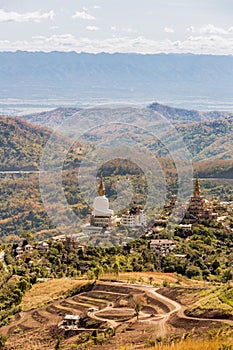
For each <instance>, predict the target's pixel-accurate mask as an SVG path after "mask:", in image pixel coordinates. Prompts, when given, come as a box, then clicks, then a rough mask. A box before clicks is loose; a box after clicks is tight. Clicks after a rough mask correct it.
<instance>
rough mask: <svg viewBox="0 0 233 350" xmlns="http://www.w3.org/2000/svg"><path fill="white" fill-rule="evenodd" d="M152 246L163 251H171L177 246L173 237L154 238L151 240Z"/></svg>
mask: <svg viewBox="0 0 233 350" xmlns="http://www.w3.org/2000/svg"><path fill="white" fill-rule="evenodd" d="M150 248H151V249H155V250H156V251H159V252H161V253H169V252H170V251H171V250H173V249H174V248H176V244H175V242H174V241H173V240H172V239H152V240H151V242H150Z"/></svg>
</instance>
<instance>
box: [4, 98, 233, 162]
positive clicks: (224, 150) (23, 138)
mask: <svg viewBox="0 0 233 350" xmlns="http://www.w3.org/2000/svg"><path fill="white" fill-rule="evenodd" d="M151 108H152V109H153V110H157V111H159V113H163V114H165V116H166V118H167V119H168V120H169V121H170V122H171V123H172V124H173V127H175V128H176V130H177V132H178V133H179V135H180V137H181V138H182V139H183V142H184V144H185V145H186V147H187V149H188V150H189V152H190V153H191V154H192V157H193V161H194V162H200V161H212V162H213V161H220V160H223V161H227V162H228V165H227V166H228V169H229V161H231V160H232V161H233V116H231V115H230V113H226V112H214V113H211V112H207V113H203V112H201V113H199V112H198V111H188V110H182V109H174V108H172V107H168V106H164V105H160V104H158V103H155V104H152V105H151V106H149V107H148V108H147V109H139V112H140V113H139V116H140V117H139V118H140V119H139V120H138V122H139V123H140V122H141V123H143V122H144V115H143V111H144V112H145V111H147V110H148V109H149V110H150V109H151ZM78 111H80V109H76V108H72V109H70V108H59V109H56V110H53V111H49V112H46V113H44V112H43V113H39V114H32V115H28V116H25V118H26V119H27V121H25V120H23V119H21V118H13V117H11V118H6V117H0V151H1V153H0V154H1V169H22V168H37V167H38V164H39V161H40V156H41V154H42V151H43V147H44V145H45V144H46V142H47V140H48V139H49V137H50V135H51V132H52V129H48V128H45V126H46V127H48V126H50V127H51V128H54V129H56V127H57V126H58V125H59V123H61V122H62V121H65V120H66V119H67V118H69V116H70V115H73V113H75V112H78ZM152 115H153V114H152ZM77 118H78V114H77ZM207 118H208V119H209V120H206V119H207ZM215 118H217V119H215ZM32 122H33V123H34V124H31V123H32ZM148 123H149V125H150V128H151V130H152V132H153V125H154V124H153V123H154V119H153V118H152V119H151V120H149V121H148ZM35 124H37V125H35ZM38 124H42V125H43V127H41V126H39V125H38ZM77 125H78V124H77ZM173 127H172V128H171V129H170V132H169V133H168V134H167V135H166V140H167V143H168V144H170V145H172V144H173V143H174V142H176V139H174V133H173V132H172V129H173ZM121 132H122V133H124V127H123V128H122V131H121ZM129 132H130V131H129ZM141 137H142V138H143V134H142V136H141ZM59 140H60V141H61V142H63V140H64V139H63V138H61V139H60V138H59ZM91 140H92V139H90V140H89V142H90V144H91V142H92V141H91ZM158 140H159V139H158ZM139 141H140V137H139ZM155 141H156V140H155ZM93 142H94V141H93ZM96 142H97V143H98V140H96ZM58 144H59V143H58ZM149 146H150V149H153V150H155V151H156V154H157V156H158V157H163V156H165V155H166V152H165V153H159V149H160V146H161V145H159V143H158V142H155V143H154V144H153V145H152V144H150V145H149ZM157 150H158V153H157ZM178 151H179V149H178ZM182 151H183V150H182V149H181V150H180V152H182ZM74 156H75V154H74ZM74 156H72V157H70V161H72V160H74V159H75V157H76V156H75V157H74ZM77 164H78V162H77V160H76V163H74V166H77ZM72 166H73V165H71V167H72Z"/></svg>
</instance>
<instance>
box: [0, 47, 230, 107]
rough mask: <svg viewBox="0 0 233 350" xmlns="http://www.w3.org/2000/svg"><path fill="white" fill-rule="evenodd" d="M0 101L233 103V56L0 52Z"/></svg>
mask: <svg viewBox="0 0 233 350" xmlns="http://www.w3.org/2000/svg"><path fill="white" fill-rule="evenodd" d="M0 88H1V96H2V98H21V99H37V100H41V99H51V98H56V99H59V98H60V99H62V98H63V99H64V98H68V99H69V98H71V99H74V100H75V99H77V101H78V99H79V98H84V99H87V100H88V99H90V98H92V99H96V98H110V99H114V100H116V99H118V98H123V99H124V100H127V99H130V98H134V99H140V98H142V99H146V100H147V101H148V100H149V99H151V100H153V99H155V98H157V99H160V100H168V99H169V98H170V100H171V99H173V100H175V99H176V97H179V98H180V97H181V96H182V98H184V99H185V98H187V97H188V98H190V96H191V97H192V98H193V99H194V100H195V99H197V98H199V97H200V96H204V97H206V98H211V99H212V100H213V99H222V98H231V97H232V96H231V92H232V91H233V56H214V55H193V54H155V55H141V54H130V53H129V54H126V53H125V54H124V53H115V54H108V53H99V54H89V53H80V54H78V53H76V52H56V51H54V52H49V53H45V52H24V51H17V52H1V53H0Z"/></svg>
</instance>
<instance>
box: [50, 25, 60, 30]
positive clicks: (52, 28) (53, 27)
mask: <svg viewBox="0 0 233 350" xmlns="http://www.w3.org/2000/svg"><path fill="white" fill-rule="evenodd" d="M49 29H51V30H55V29H59V26H51V27H49Z"/></svg>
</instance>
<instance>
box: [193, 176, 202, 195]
mask: <svg viewBox="0 0 233 350" xmlns="http://www.w3.org/2000/svg"><path fill="white" fill-rule="evenodd" d="M193 195H194V197H198V196H200V185H199V181H198V177H196V181H195V185H194V189H193Z"/></svg>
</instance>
